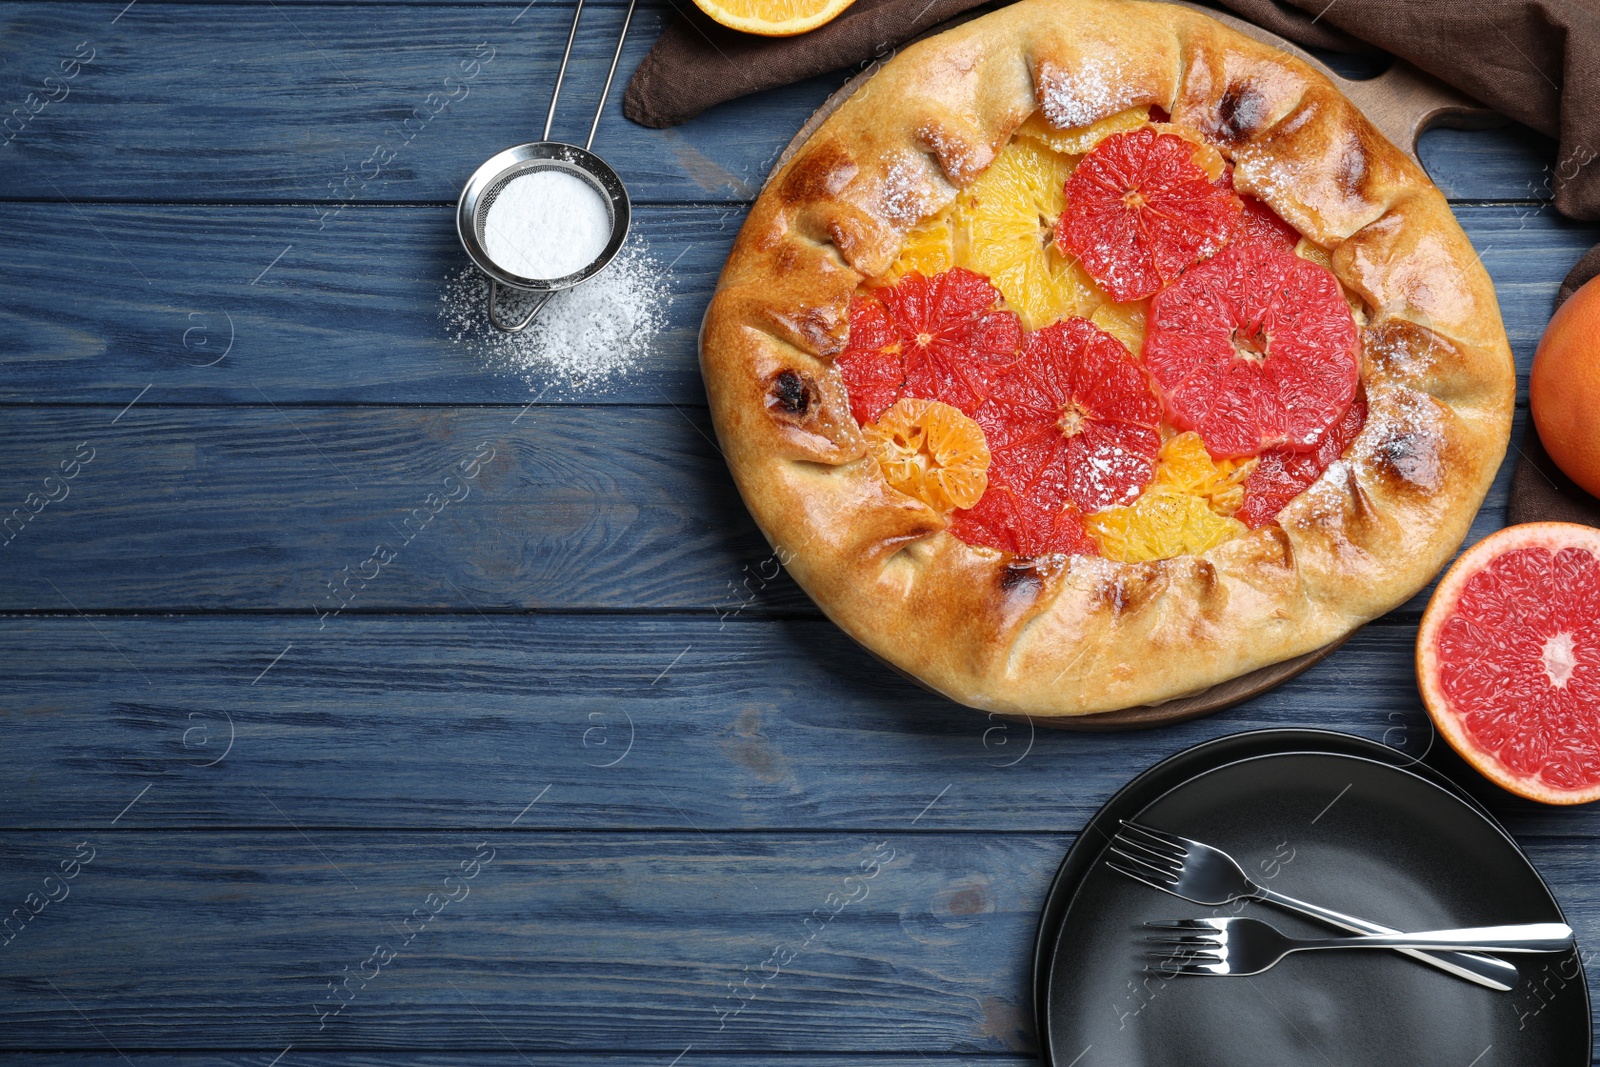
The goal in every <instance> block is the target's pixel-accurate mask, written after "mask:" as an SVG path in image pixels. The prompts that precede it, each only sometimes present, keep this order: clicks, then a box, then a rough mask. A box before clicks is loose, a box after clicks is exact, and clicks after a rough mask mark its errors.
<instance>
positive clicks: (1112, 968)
mask: <svg viewBox="0 0 1600 1067" xmlns="http://www.w3.org/2000/svg"><path fill="white" fill-rule="evenodd" d="M1396 762H1407V760H1406V758H1405V757H1404V756H1403V755H1401V754H1398V753H1396V752H1394V751H1393V750H1390V749H1387V748H1385V747H1384V746H1381V745H1377V744H1374V743H1373V742H1369V741H1365V740H1363V739H1361V738H1355V737H1349V736H1347V735H1341V734H1332V733H1328V732H1325V731H1303V730H1282V731H1261V732H1258V733H1255V734H1246V735H1238V736H1236V737H1232V738H1226V739H1222V740H1220V741H1216V742H1211V743H1209V744H1206V745H1202V746H1199V747H1197V748H1196V749H1191V750H1190V751H1188V752H1185V753H1181V754H1179V755H1178V756H1175V757H1173V758H1172V759H1170V760H1168V761H1166V762H1165V763H1162V764H1160V765H1158V766H1157V767H1155V768H1152V769H1151V770H1150V771H1147V772H1145V773H1144V774H1142V775H1140V776H1139V777H1138V778H1136V779H1135V780H1134V781H1133V782H1132V783H1130V784H1129V785H1128V786H1127V787H1125V788H1124V789H1123V790H1122V791H1121V792H1120V793H1118V794H1117V796H1116V797H1114V798H1112V800H1111V801H1110V802H1108V803H1107V805H1106V806H1105V808H1103V809H1102V810H1101V811H1100V812H1099V813H1098V814H1097V815H1096V816H1095V818H1094V819H1093V820H1091V821H1090V824H1089V826H1088V828H1086V830H1085V833H1084V834H1083V835H1082V836H1080V838H1079V840H1078V842H1077V843H1075V844H1074V846H1073V848H1072V850H1071V851H1070V852H1069V853H1068V856H1067V858H1066V860H1065V861H1064V862H1063V864H1062V868H1061V871H1060V872H1059V873H1058V875H1057V880H1056V884H1055V885H1053V886H1052V889H1051V893H1050V898H1049V901H1048V902H1047V905H1046V912H1045V916H1044V920H1043V922H1042V923H1041V928H1040V944H1039V949H1040V958H1039V959H1036V974H1039V975H1040V976H1041V977H1046V981H1045V982H1043V983H1040V985H1042V986H1043V988H1042V989H1040V990H1039V993H1040V994H1042V996H1041V997H1040V999H1041V1000H1043V1002H1044V1003H1043V1004H1042V1006H1041V1009H1040V1014H1039V1020H1040V1040H1041V1044H1042V1045H1043V1046H1044V1051H1045V1054H1046V1057H1047V1059H1048V1060H1049V1062H1052V1063H1053V1064H1055V1067H1106V1065H1117V1067H1122V1065H1127V1067H1134V1065H1147V1064H1163V1065H1165V1064H1175V1063H1181V1064H1184V1065H1185V1067H1207V1065H1212V1064H1216V1065H1218V1067H1223V1065H1225V1067H1253V1065H1257V1064H1261V1065H1266V1064H1272V1065H1274V1067H1276V1065H1280V1064H1286V1063H1289V1064H1321V1063H1333V1064H1341V1065H1342V1064H1380V1063H1385V1064H1387V1063H1403V1064H1405V1065H1406V1067H1428V1065H1433V1064H1439V1065H1441V1067H1464V1065H1466V1064H1471V1063H1474V1062H1476V1064H1477V1067H1491V1065H1493V1064H1506V1063H1517V1064H1538V1065H1540V1067H1566V1065H1571V1067H1587V1065H1588V1064H1589V1062H1590V1058H1589V1057H1590V1030H1589V999H1588V990H1587V987H1586V985H1585V983H1584V979H1583V973H1582V968H1581V966H1580V965H1579V963H1578V960H1577V957H1576V954H1571V955H1569V956H1565V957H1545V956H1540V957H1526V958H1524V959H1523V960H1521V961H1520V966H1521V969H1522V971H1523V984H1522V985H1520V986H1519V987H1518V989H1517V990H1515V991H1513V992H1511V993H1497V992H1494V991H1492V990H1488V989H1483V988H1481V987H1478V986H1474V985H1471V984H1469V983H1467V982H1464V981H1462V980H1460V979H1458V978H1453V977H1451V976H1449V975H1446V974H1443V973H1441V972H1438V971H1435V970H1433V969H1432V968H1429V967H1425V966H1423V965H1422V964H1418V963H1415V962H1413V961H1410V960H1406V959H1403V958H1401V957H1398V956H1395V955H1394V954H1392V953H1378V952H1374V953H1355V952H1349V953H1336V954H1333V953H1330V954H1319V955H1317V956H1300V957H1291V958H1290V959H1287V960H1285V961H1284V962H1282V963H1280V964H1279V965H1278V966H1277V967H1275V968H1273V969H1272V970H1271V971H1268V972H1267V973H1266V974H1263V975H1260V976H1257V977H1254V978H1237V979H1233V978H1169V977H1166V976H1162V975H1161V974H1160V973H1159V972H1157V971H1156V970H1154V969H1153V968H1152V969H1150V970H1149V971H1145V970H1144V969H1143V967H1144V965H1143V964H1142V963H1141V961H1140V960H1139V959H1138V956H1139V954H1140V952H1141V951H1142V949H1143V946H1142V944H1141V943H1140V942H1141V938H1142V936H1143V931H1142V929H1141V926H1140V924H1141V923H1143V922H1145V921H1147V920H1150V919H1161V918H1174V917H1187V916H1194V915H1205V914H1213V913H1216V914H1229V913H1231V912H1232V911H1233V910H1235V909H1207V908H1202V907H1200V906H1198V905H1192V904H1188V903H1186V902H1184V901H1181V900H1179V899H1177V898H1176V897H1172V896H1169V895H1167V894H1163V893H1158V892H1156V891H1155V890H1151V889H1146V888H1143V887H1140V886H1139V885H1137V884H1136V883H1134V882H1131V881H1129V880H1128V879H1125V878H1123V877H1122V876H1120V875H1117V874H1115V873H1113V872H1111V871H1109V870H1107V869H1106V868H1104V867H1103V866H1100V865H1099V863H1098V860H1099V858H1100V853H1101V852H1102V850H1103V848H1104V843H1105V830H1106V829H1108V828H1110V827H1112V826H1114V825H1115V823H1116V820H1117V819H1119V818H1128V817H1133V816H1134V815H1138V816H1140V817H1141V818H1143V819H1145V820H1146V821H1149V822H1151V823H1152V824H1154V825H1157V826H1161V827H1164V828H1167V829H1171V830H1174V831H1176V832H1179V833H1184V834H1188V835H1189V836H1192V837H1197V838H1200V839H1202V840H1206V841H1209V842H1211V843H1213V844H1216V845H1219V846H1220V847H1223V848H1226V849H1228V850H1230V851H1232V852H1234V853H1235V854H1236V855H1237V856H1238V857H1239V858H1240V859H1241V861H1243V862H1244V863H1245V864H1246V866H1247V867H1248V868H1251V869H1253V870H1254V872H1255V873H1256V874H1257V876H1258V877H1259V878H1261V879H1262V880H1265V881H1267V882H1269V884H1272V885H1273V886H1275V887H1276V888H1279V889H1281V890H1283V891H1284V892H1287V893H1290V894H1298V895H1300V896H1303V897H1308V898H1312V899H1315V900H1317V901H1319V902H1321V903H1325V904H1328V905H1330V906H1332V907H1336V908H1343V909H1344V910H1347V911H1351V912H1355V913H1357V914H1362V915H1365V916H1366V917H1368V918H1372V919H1374V920H1377V921H1381V922H1388V923H1390V924H1391V925H1395V926H1400V927H1409V928H1413V929H1420V928H1424V927H1438V926H1456V925H1486V924H1492V923H1504V922H1551V921H1554V922H1560V921H1564V920H1563V919H1562V917H1561V911H1560V908H1559V907H1558V906H1557V904H1556V902H1555V900H1554V898H1553V897H1552V896H1551V895H1550V892H1549V890H1548V889H1547V888H1546V887H1545V885H1544V883H1543V882H1542V881H1541V880H1540V878H1539V876H1538V874H1537V873H1536V872H1535V871H1534V870H1533V868H1532V866H1531V865H1530V864H1529V863H1528V861H1527V860H1526V858H1525V857H1523V855H1522V853H1521V851H1520V850H1519V849H1518V848H1517V846H1516V844H1515V843H1514V842H1513V841H1512V840H1511V838H1510V837H1509V836H1508V835H1507V834H1506V833H1505V831H1504V830H1502V829H1501V828H1500V826H1499V825H1498V824H1497V823H1495V821H1494V820H1493V819H1492V818H1491V817H1489V816H1488V815H1487V813H1485V812H1484V811H1483V810H1482V809H1481V808H1480V807H1478V806H1477V805H1476V804H1474V803H1472V802H1471V801H1470V800H1468V799H1466V798H1465V797H1464V796H1463V795H1462V794H1460V793H1459V792H1458V791H1456V790H1454V789H1453V788H1451V787H1450V786H1449V785H1448V784H1447V783H1445V782H1444V781H1443V780H1442V779H1440V778H1439V777H1438V776H1436V775H1434V774H1433V773H1432V772H1430V771H1427V770H1426V769H1424V768H1416V769H1411V770H1408V769H1402V768H1401V767H1397V766H1395V763H1396ZM1336 798H1337V799H1336ZM1330 804H1331V806H1330ZM1247 910H1248V912H1249V913H1250V914H1253V915H1256V916H1257V917H1261V918H1266V919H1268V920H1269V921H1271V922H1273V923H1274V925H1276V926H1278V927H1279V928H1280V929H1282V930H1284V931H1285V932H1288V933H1291V934H1304V935H1308V936H1317V935H1321V934H1325V933H1326V931H1325V930H1323V929H1321V928H1319V927H1317V926H1315V925H1313V924H1310V923H1308V922H1305V921H1303V920H1300V919H1298V918H1297V917H1295V916H1293V915H1290V914H1288V913H1286V912H1281V911H1279V910H1277V909H1273V908H1269V907H1266V906H1262V905H1249V906H1247ZM1041 966H1047V967H1048V971H1047V972H1044V973H1041V972H1040V971H1039V968H1040V967H1041Z"/></svg>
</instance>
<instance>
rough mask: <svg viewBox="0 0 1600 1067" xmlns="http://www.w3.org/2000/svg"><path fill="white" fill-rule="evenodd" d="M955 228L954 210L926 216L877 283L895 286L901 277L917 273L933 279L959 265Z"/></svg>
mask: <svg viewBox="0 0 1600 1067" xmlns="http://www.w3.org/2000/svg"><path fill="white" fill-rule="evenodd" d="M955 262H956V253H955V230H954V229H953V228H952V227H951V225H950V213H949V212H948V211H947V212H944V213H942V214H939V215H935V216H933V217H932V218H927V219H923V220H922V221H921V222H919V223H917V224H916V225H915V226H913V227H911V229H910V230H909V231H907V233H906V243H905V245H904V246H902V247H901V249H900V258H899V259H897V260H895V263H894V266H892V267H890V268H889V271H888V273H886V274H884V275H883V277H882V278H880V279H876V280H875V281H874V283H873V284H875V285H876V284H883V285H893V284H894V283H895V282H897V281H899V280H900V279H901V278H903V277H905V276H906V275H907V274H910V273H911V272H912V271H915V272H917V273H918V274H920V275H922V276H923V277H924V278H931V277H933V276H934V275H935V274H938V273H940V272H941V271H946V270H949V269H950V268H951V267H953V266H955Z"/></svg>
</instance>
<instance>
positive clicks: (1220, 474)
mask: <svg viewBox="0 0 1600 1067" xmlns="http://www.w3.org/2000/svg"><path fill="white" fill-rule="evenodd" d="M1255 468H1256V460H1255V459H1253V458H1252V459H1246V460H1237V459H1212V458H1211V454H1210V453H1209V452H1207V451H1206V443H1205V441H1203V440H1202V439H1201V437H1200V435H1199V434H1197V433H1194V432H1193V431H1190V432H1188V433H1180V434H1178V435H1176V436H1174V437H1171V438H1169V439H1168V440H1167V442H1166V443H1165V444H1163V445H1162V446H1161V453H1160V455H1159V456H1158V457H1157V458H1156V473H1155V477H1154V479H1152V481H1151V484H1152V485H1155V486H1163V487H1165V488H1168V489H1173V490H1176V491H1177V492H1180V493H1188V494H1189V495H1190V496H1197V497H1200V498H1201V499H1202V500H1204V501H1205V502H1206V505H1207V506H1208V507H1210V508H1211V510H1212V511H1215V512H1216V513H1217V514H1218V515H1232V514H1233V513H1234V512H1236V511H1238V510H1239V508H1240V506H1241V505H1242V504H1243V503H1244V483H1245V479H1246V478H1249V477H1250V472H1251V471H1253V470H1255Z"/></svg>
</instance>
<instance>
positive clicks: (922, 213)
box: [878, 152, 955, 226]
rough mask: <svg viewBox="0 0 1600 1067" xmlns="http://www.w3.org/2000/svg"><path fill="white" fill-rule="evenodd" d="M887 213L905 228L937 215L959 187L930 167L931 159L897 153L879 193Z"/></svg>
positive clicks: (912, 154) (885, 174)
mask: <svg viewBox="0 0 1600 1067" xmlns="http://www.w3.org/2000/svg"><path fill="white" fill-rule="evenodd" d="M878 196H879V203H880V204H881V205H882V207H883V213H884V215H886V216H887V217H888V218H890V219H891V220H893V221H894V222H897V223H900V224H901V225H903V226H910V225H911V224H913V223H915V222H917V221H919V220H921V219H923V218H926V217H927V216H929V215H931V214H933V213H934V212H935V211H937V210H938V209H939V208H940V207H941V206H943V205H944V204H945V203H946V202H948V201H949V200H950V199H951V198H952V197H954V196H955V188H954V187H953V186H951V185H950V183H949V182H947V181H945V180H944V178H943V177H942V176H941V175H939V174H937V173H936V172H934V171H933V169H932V168H931V167H930V166H929V165H928V160H927V157H925V156H921V155H918V154H916V153H912V152H897V153H895V155H894V158H893V159H892V160H891V161H890V163H889V166H888V168H887V169H886V170H885V172H884V175H883V187H882V191H881V192H880V193H879V194H878Z"/></svg>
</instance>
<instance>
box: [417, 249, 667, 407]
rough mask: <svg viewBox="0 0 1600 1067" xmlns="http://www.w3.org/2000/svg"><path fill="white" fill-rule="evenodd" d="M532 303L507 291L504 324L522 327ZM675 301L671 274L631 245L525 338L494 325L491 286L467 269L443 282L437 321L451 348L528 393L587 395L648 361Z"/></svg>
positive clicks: (554, 300) (565, 295)
mask: <svg viewBox="0 0 1600 1067" xmlns="http://www.w3.org/2000/svg"><path fill="white" fill-rule="evenodd" d="M532 299H533V298H532V296H531V295H529V294H523V293H517V292H508V291H507V290H506V289H505V288H503V287H502V288H501V290H500V309H499V316H500V318H501V320H502V321H516V320H518V319H520V318H521V317H522V316H523V315H525V314H527V312H528V309H529V308H530V307H532ZM670 299H671V296H670V294H669V292H668V288H667V280H666V271H665V270H664V269H662V267H661V265H660V264H659V263H657V262H656V261H655V260H654V259H652V258H651V257H650V255H649V252H648V251H647V250H646V249H645V248H644V247H643V246H642V245H640V244H636V243H630V244H629V245H628V247H626V248H624V249H623V250H622V251H621V252H620V253H618V255H617V258H616V259H614V260H612V261H611V264H610V266H608V267H606V269H605V270H603V271H601V272H600V273H599V274H597V275H595V276H594V277H593V278H591V279H590V280H588V281H586V282H584V283H582V284H581V285H577V286H574V287H573V288H571V289H567V290H564V291H562V292H559V293H556V294H555V295H554V296H552V297H551V298H550V302H549V303H548V304H546V305H545V306H544V310H542V311H540V312H539V315H538V317H537V318H535V319H534V320H533V323H532V324H531V325H530V326H528V328H527V329H525V330H523V331H522V332H521V333H503V332H501V331H500V330H497V329H495V328H494V326H492V325H490V323H489V311H488V303H489V279H488V278H486V277H485V276H484V275H483V274H481V273H480V272H479V271H478V270H477V269H476V268H474V267H472V266H470V265H469V266H465V267H462V268H461V269H460V270H459V271H457V272H456V273H455V274H453V275H451V276H450V277H449V278H448V279H447V280H446V282H445V287H444V292H443V293H442V294H441V295H440V297H439V304H440V307H439V318H440V319H441V320H443V322H444V325H445V330H446V335H447V336H448V337H449V338H450V341H451V342H452V343H453V344H455V345H458V346H460V347H461V348H463V349H466V350H467V351H469V352H471V353H472V354H473V355H474V356H477V357H478V358H480V359H481V360H482V361H483V362H485V363H486V364H488V365H489V367H490V368H491V369H493V370H496V371H498V372H500V373H503V374H510V375H515V376H516V377H518V378H521V379H522V380H523V381H525V382H527V383H528V384H529V385H530V386H531V385H535V384H539V385H543V386H545V387H547V388H548V387H554V388H556V389H557V390H560V389H561V388H563V387H566V388H569V389H583V388H592V387H595V386H603V385H606V384H608V383H609V382H611V381H612V380H613V379H615V378H618V377H620V376H622V375H624V374H627V373H628V372H629V371H631V370H634V369H635V368H637V367H638V366H639V365H640V364H641V363H642V362H643V361H644V360H645V358H646V357H647V356H648V355H649V354H650V348H651V345H652V344H653V343H654V341H655V339H656V337H657V335H658V334H660V332H661V330H662V328H663V327H664V326H665V325H666V308H667V304H668V302H669V301H670Z"/></svg>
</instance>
